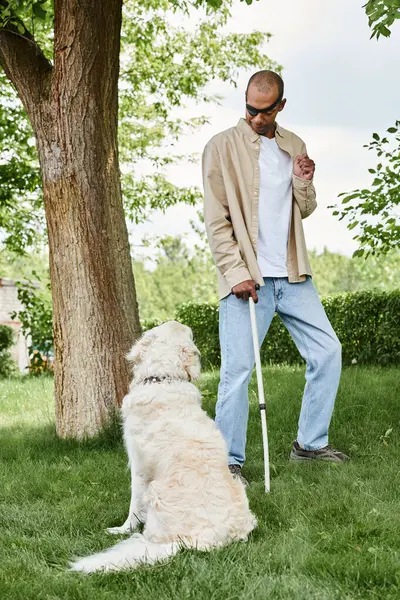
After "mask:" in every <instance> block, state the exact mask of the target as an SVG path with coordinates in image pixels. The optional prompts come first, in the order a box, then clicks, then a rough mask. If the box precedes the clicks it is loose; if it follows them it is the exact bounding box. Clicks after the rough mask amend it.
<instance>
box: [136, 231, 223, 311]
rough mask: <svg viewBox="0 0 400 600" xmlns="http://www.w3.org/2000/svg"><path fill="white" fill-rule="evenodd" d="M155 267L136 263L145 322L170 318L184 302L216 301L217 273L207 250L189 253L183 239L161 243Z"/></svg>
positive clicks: (166, 238) (137, 288) (169, 238)
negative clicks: (149, 267) (151, 267)
mask: <svg viewBox="0 0 400 600" xmlns="http://www.w3.org/2000/svg"><path fill="white" fill-rule="evenodd" d="M151 244H152V246H154V245H158V248H159V250H158V255H157V256H156V262H155V268H154V269H152V270H149V269H146V268H145V264H144V263H143V262H140V261H135V262H134V263H133V272H134V274H135V284H136V292H137V296H138V301H139V308H140V315H141V318H142V319H144V320H148V319H152V320H153V319H155V320H157V319H164V320H165V319H168V318H170V317H171V316H172V315H174V314H175V311H176V309H177V307H178V306H179V305H180V304H182V303H183V302H188V301H189V302H216V301H217V293H216V292H217V282H216V272H215V267H214V265H213V262H212V259H211V255H210V253H209V251H208V250H207V249H206V248H200V247H197V248H196V252H195V253H193V252H191V251H189V249H188V248H187V246H186V245H185V243H184V242H183V240H182V238H181V237H176V238H174V237H171V236H165V237H164V238H161V239H159V240H158V241H156V240H152V241H151Z"/></svg>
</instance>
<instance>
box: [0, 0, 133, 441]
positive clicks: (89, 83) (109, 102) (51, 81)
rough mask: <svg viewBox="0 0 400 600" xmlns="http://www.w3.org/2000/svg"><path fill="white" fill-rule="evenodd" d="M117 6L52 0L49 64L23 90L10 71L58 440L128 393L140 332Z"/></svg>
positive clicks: (96, 419)
mask: <svg viewBox="0 0 400 600" xmlns="http://www.w3.org/2000/svg"><path fill="white" fill-rule="evenodd" d="M121 4H122V3H121V0H97V1H96V2H93V1H91V0H80V2H77V1H74V0H56V1H55V4H54V10H55V27H54V67H52V66H51V65H50V64H49V63H48V67H47V68H46V67H45V62H44V61H46V59H45V58H44V57H43V55H42V56H41V57H40V64H41V65H42V67H41V68H39V69H38V72H39V73H40V76H39V77H37V78H36V81H35V85H34V86H33V89H32V90H28V91H27V90H26V83H24V80H23V78H22V76H25V68H22V69H19V68H18V67H17V68H14V69H12V68H9V71H11V73H10V75H11V76H10V79H11V78H13V81H14V83H15V85H16V87H17V89H18V91H19V95H20V97H21V99H22V100H23V102H24V105H25V108H26V110H27V112H28V115H29V117H30V120H31V122H32V125H33V128H34V130H35V134H36V139H37V147H38V153H39V160H40V165H41V172H42V179H43V195H44V202H45V211H46V219H47V227H48V238H49V251H50V276H51V286H52V295H53V310H54V347H55V396H56V422H57V433H58V435H59V436H61V437H75V438H82V437H85V436H92V435H95V434H96V433H98V432H99V431H100V430H101V428H102V427H103V426H104V425H105V424H106V423H107V421H108V420H109V418H110V415H111V414H112V412H113V410H114V408H115V407H116V406H117V405H119V404H120V402H121V400H122V398H123V396H124V395H125V393H126V391H127V386H128V379H129V372H128V368H127V364H126V361H125V353H126V352H127V350H128V349H129V348H130V346H131V345H132V343H133V342H134V340H135V339H136V338H137V337H138V335H139V333H140V324H139V317H138V306H137V302H136V295H135V286H134V279H133V273H132V266H131V258H130V251H129V243H128V233H127V228H126V223H125V218H124V213H123V206H122V196H121V189H120V178H119V168H118V150H117V117H118V114H117V113H118V71H119V45H120V29H121ZM1 41H2V40H1V36H0V43H1ZM13 42H14V43H15V40H13ZM1 50H2V47H1V46H0V57H1ZM22 54H23V55H24V53H22ZM3 57H4V53H3ZM11 62H12V61H9V63H8V65H10V64H11ZM13 62H14V65H15V64H16V63H18V64H19V65H21V64H22V61H21V60H19V61H18V60H16V59H15V57H14V61H13ZM3 66H4V65H3ZM20 71H21V72H20ZM6 72H7V69H6ZM18 75H20V76H18ZM38 86H39V101H38Z"/></svg>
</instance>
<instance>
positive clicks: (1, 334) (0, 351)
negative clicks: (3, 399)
mask: <svg viewBox="0 0 400 600" xmlns="http://www.w3.org/2000/svg"><path fill="white" fill-rule="evenodd" d="M13 343H14V331H13V330H12V329H11V327H8V325H0V377H9V375H12V373H14V371H15V370H16V365H15V362H14V361H13V359H12V358H11V354H10V352H9V348H11V346H12V345H13Z"/></svg>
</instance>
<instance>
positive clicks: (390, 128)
mask: <svg viewBox="0 0 400 600" xmlns="http://www.w3.org/2000/svg"><path fill="white" fill-rule="evenodd" d="M386 131H388V132H389V133H396V131H397V129H396V127H389V129H387V130H386Z"/></svg>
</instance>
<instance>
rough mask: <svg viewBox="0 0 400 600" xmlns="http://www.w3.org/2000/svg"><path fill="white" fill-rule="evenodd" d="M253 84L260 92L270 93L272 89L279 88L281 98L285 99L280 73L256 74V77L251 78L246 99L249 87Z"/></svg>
mask: <svg viewBox="0 0 400 600" xmlns="http://www.w3.org/2000/svg"><path fill="white" fill-rule="evenodd" d="M251 84H254V85H255V86H256V88H257V89H258V90H259V91H260V92H269V91H271V88H272V87H274V86H277V87H278V91H279V96H280V97H281V98H283V92H284V84H283V79H282V77H281V76H280V75H278V73H275V72H274V71H257V73H254V75H252V76H251V77H250V79H249V83H248V84H247V88H246V98H247V92H248V91H249V87H250V85H251Z"/></svg>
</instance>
